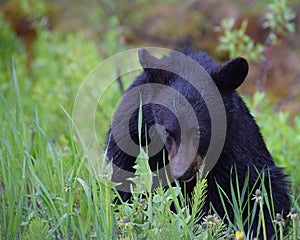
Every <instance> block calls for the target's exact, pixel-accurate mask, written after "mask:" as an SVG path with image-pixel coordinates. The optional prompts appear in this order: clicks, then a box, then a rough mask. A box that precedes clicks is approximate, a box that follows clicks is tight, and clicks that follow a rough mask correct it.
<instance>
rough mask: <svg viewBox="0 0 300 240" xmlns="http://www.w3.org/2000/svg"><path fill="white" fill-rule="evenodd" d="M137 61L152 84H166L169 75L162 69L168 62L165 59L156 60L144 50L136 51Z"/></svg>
mask: <svg viewBox="0 0 300 240" xmlns="http://www.w3.org/2000/svg"><path fill="white" fill-rule="evenodd" d="M138 55H139V61H140V64H141V66H142V67H143V69H144V71H145V73H146V74H147V75H148V76H149V78H150V81H151V82H153V83H161V84H167V82H168V81H169V80H170V78H171V73H170V72H168V71H165V70H163V69H165V68H166V65H167V64H168V61H167V60H166V59H164V58H163V59H158V58H156V57H154V56H152V55H151V54H150V53H149V52H148V51H147V50H146V49H143V48H142V49H139V50H138Z"/></svg>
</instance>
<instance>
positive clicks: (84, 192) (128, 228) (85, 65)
mask: <svg viewBox="0 0 300 240" xmlns="http://www.w3.org/2000/svg"><path fill="white" fill-rule="evenodd" d="M25 2H26V1H25ZM28 2H29V1H28ZM41 2H43V1H41ZM41 7H43V6H41ZM37 8H38V7H37ZM35 11H38V10H36V9H35ZM95 14H97V13H95ZM99 14H100V13H99ZM93 16H94V15H93ZM91 19H92V17H91ZM107 24H108V25H109V26H111V28H108V29H107V31H106V32H105V33H106V34H105V37H103V38H102V40H101V41H102V42H101V47H100V49H102V50H99V46H98V44H99V43H98V44H97V42H96V41H92V40H91V39H90V38H88V37H87V36H86V34H85V33H84V32H83V31H76V32H63V31H62V30H60V31H59V30H57V31H50V30H49V29H47V27H46V26H44V25H43V24H42V23H41V24H40V25H39V26H38V27H37V28H36V35H35V38H34V43H33V44H31V45H30V46H31V48H30V50H28V48H26V46H27V45H26V44H24V39H22V38H20V37H18V36H17V35H16V33H15V32H14V31H12V30H11V27H10V26H9V24H8V23H7V21H5V20H4V18H3V16H2V15H0V26H1V30H0V44H1V49H0V50H1V53H0V54H1V56H0V63H1V64H0V239H35V240H39V239H239V240H241V239H253V238H254V237H256V235H255V233H254V234H253V235H245V233H244V229H243V227H244V226H243V222H242V220H241V215H242V211H243V209H244V206H245V204H247V201H251V198H252V197H253V195H251V196H250V197H247V196H245V195H244V194H236V195H235V192H234V191H233V195H234V197H233V199H234V202H233V203H232V204H233V206H234V208H235V210H236V221H235V222H230V223H229V224H228V225H226V224H225V222H226V219H220V218H219V217H218V216H217V214H215V213H212V214H211V215H208V216H204V215H202V214H196V213H199V212H200V213H201V208H202V206H203V202H204V201H205V194H206V190H205V189H206V181H205V178H204V179H202V180H199V183H198V185H197V187H196V189H195V192H194V195H193V199H192V201H191V204H188V203H187V202H186V200H185V199H184V197H183V196H182V193H181V192H180V190H179V187H178V186H175V187H170V188H169V189H168V190H164V189H157V190H156V191H155V192H151V191H150V189H151V187H149V185H150V184H151V172H149V168H148V167H147V165H145V164H144V163H145V161H141V160H144V159H147V156H146V155H145V154H144V153H143V152H142V151H141V154H140V156H139V158H138V160H137V166H136V168H137V169H138V170H137V177H136V178H135V179H134V180H133V181H134V183H135V184H136V189H135V190H136V191H133V192H134V193H133V201H132V202H131V203H123V204H121V205H117V204H115V203H114V202H115V200H116V199H117V198H118V194H117V192H116V190H115V186H114V184H113V183H111V182H110V174H111V166H109V165H108V166H106V167H105V169H103V168H100V167H99V166H98V165H97V164H95V165H92V166H91V165H87V164H86V163H87V162H89V159H88V157H89V156H87V155H84V154H82V152H81V150H80V149H79V147H78V146H79V145H80V141H79V139H78V137H77V136H76V134H75V132H74V128H73V124H72V110H73V104H74V101H75V97H76V93H77V91H78V90H79V88H80V86H81V84H82V82H83V81H84V80H85V79H86V78H87V76H88V74H89V73H90V72H91V71H92V70H93V69H94V68H95V67H96V66H97V64H99V63H101V62H102V61H103V60H105V59H106V58H107V57H108V56H112V55H113V54H116V53H118V52H119V51H122V50H125V49H129V48H130V47H132V46H130V45H122V44H120V43H119V42H120V41H119V40H120V39H119V37H118V29H117V28H115V27H116V25H115V19H114V18H113V17H112V18H111V19H110V21H108V23H107ZM103 49H105V50H106V52H103ZM254 57H255V56H254ZM116 70H117V69H116ZM136 75H137V73H136V74H135V73H133V74H128V76H124V78H122V81H123V84H124V87H125V88H126V86H128V85H129V84H130V83H131V82H132V81H133V79H134V77H135V76H136ZM100 85H101V84H100ZM103 87H106V86H103ZM120 97H121V91H120V87H119V85H118V82H117V81H116V82H115V83H113V84H112V85H111V86H110V87H109V88H108V89H107V90H106V94H105V95H104V96H103V98H102V99H101V103H99V107H98V108H97V111H96V113H95V118H96V130H97V137H98V140H99V142H100V143H101V144H100V147H99V162H103V161H105V149H104V144H103V143H104V140H105V137H106V135H105V134H106V131H107V129H108V126H109V122H110V120H111V115H112V113H113V110H114V108H115V106H116V104H117V103H118V101H119V98H120ZM243 98H244V100H245V101H246V103H247V105H248V106H249V108H250V110H251V112H252V114H253V115H254V117H255V119H256V121H257V123H258V124H259V126H260V127H261V131H262V134H263V136H264V139H265V141H266V144H267V146H268V149H269V150H270V152H271V153H272V156H273V157H274V161H275V162H276V164H277V165H278V166H280V167H283V168H284V169H285V172H286V173H287V174H289V175H290V177H289V180H290V182H291V199H292V202H293V209H291V213H290V215H289V216H288V217H287V216H283V217H284V218H286V217H287V219H288V220H289V221H288V222H289V223H288V222H284V220H283V219H282V218H281V217H280V216H276V214H274V226H275V227H276V229H278V232H279V236H278V239H300V226H299V215H298V212H299V210H300V205H299V203H300V200H299V196H300V195H299V192H300V168H299V162H300V147H299V146H300V115H299V112H298V113H297V112H296V113H294V112H293V114H291V113H289V111H275V110H274V106H273V102H272V99H271V98H270V97H269V96H268V94H267V93H263V92H255V93H254V94H251V95H247V96H243ZM87 107H88V106H87ZM235 181H236V180H235V179H233V180H232V184H235ZM138 190H140V191H142V192H143V195H144V196H142V195H141V194H139V193H138V192H139V191H138ZM242 192H243V191H242V190H241V193H242ZM265 198H266V199H267V196H265V195H263V199H265ZM171 205H174V206H175V207H176V209H177V212H176V213H174V212H172V211H171V210H170V206H171ZM270 205H271V204H270ZM256 207H257V209H259V208H260V203H257V205H256ZM191 209H192V211H190V210H191ZM200 217H203V220H201V221H200V222H201V224H198V222H199V219H200ZM249 218H251V214H250V215H249ZM283 226H287V228H286V230H285V231H283ZM261 228H262V229H263V228H264V221H263V216H262V217H261Z"/></svg>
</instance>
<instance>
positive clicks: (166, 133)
mask: <svg viewBox="0 0 300 240" xmlns="http://www.w3.org/2000/svg"><path fill="white" fill-rule="evenodd" d="M163 133H164V135H165V136H166V137H168V136H169V135H170V134H169V132H168V130H166V129H164V131H163Z"/></svg>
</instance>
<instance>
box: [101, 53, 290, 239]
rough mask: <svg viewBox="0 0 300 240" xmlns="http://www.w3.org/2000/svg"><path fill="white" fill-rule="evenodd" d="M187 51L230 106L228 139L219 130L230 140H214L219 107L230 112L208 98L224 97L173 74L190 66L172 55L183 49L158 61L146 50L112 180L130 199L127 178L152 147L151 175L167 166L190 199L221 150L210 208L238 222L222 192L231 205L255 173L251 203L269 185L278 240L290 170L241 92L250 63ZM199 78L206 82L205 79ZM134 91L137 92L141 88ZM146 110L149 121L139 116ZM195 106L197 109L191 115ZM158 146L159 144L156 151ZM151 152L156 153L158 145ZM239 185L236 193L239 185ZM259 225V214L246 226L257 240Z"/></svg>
mask: <svg viewBox="0 0 300 240" xmlns="http://www.w3.org/2000/svg"><path fill="white" fill-rule="evenodd" d="M182 54H184V55H185V56H186V57H189V58H191V59H193V61H195V62H196V63H197V64H199V65H200V66H202V67H203V69H205V71H206V73H207V74H208V76H209V77H210V79H212V80H213V83H214V84H215V86H216V89H217V90H218V92H219V95H220V98H221V100H222V102H223V104H224V105H223V106H224V113H225V119H226V123H225V124H224V125H222V128H224V131H223V132H222V131H221V132H220V136H218V133H217V134H216V135H217V136H214V138H215V139H219V138H220V139H222V137H223V142H222V141H219V142H218V140H217V141H215V142H212V138H213V136H212V135H213V134H212V133H213V131H214V129H213V125H212V116H211V114H210V113H211V110H212V111H214V110H215V111H217V112H222V109H221V108H220V110H219V107H218V106H216V107H214V106H213V107H211V106H210V108H213V109H209V107H208V104H207V99H208V100H209V101H210V102H212V103H213V102H214V99H216V98H217V95H214V94H212V96H210V94H207V93H208V92H210V91H209V89H207V88H205V87H204V88H202V89H200V91H199V89H198V88H197V87H196V86H195V85H194V84H193V83H191V82H190V81H188V80H187V79H184V78H183V77H182V76H179V75H178V74H177V73H174V72H171V71H168V70H166V68H165V66H170V65H171V68H172V69H178V68H181V67H182V66H183V65H184V63H183V62H182V61H183V60H176V57H175V58H174V57H172V55H173V56H175V55H176V54H175V51H173V52H171V54H170V56H164V57H162V58H156V57H154V56H152V55H151V54H150V53H149V52H148V51H147V50H145V49H141V50H139V60H140V64H141V66H142V67H143V69H144V71H143V72H142V73H141V74H140V75H139V76H138V77H137V79H136V80H135V81H134V82H133V83H132V85H131V86H130V87H129V88H128V90H127V91H126V92H125V93H124V96H123V98H122V100H121V102H120V105H119V107H118V109H117V110H116V112H115V114H114V118H113V121H112V123H111V127H110V130H109V131H108V135H107V156H108V158H109V160H111V161H112V162H113V177H112V180H113V181H115V182H121V183H122V184H121V185H120V187H119V190H120V194H121V196H122V198H123V200H128V199H130V196H131V194H130V188H129V187H128V186H129V182H128V181H127V178H128V177H131V175H132V174H134V169H133V166H134V165H135V160H136V157H137V155H138V151H139V149H138V147H136V146H138V145H142V146H144V147H145V146H150V145H151V144H152V150H153V151H152V152H153V154H150V158H149V165H150V168H151V170H152V171H158V170H159V169H161V168H163V167H164V166H167V168H166V169H167V170H166V171H163V173H165V174H167V175H168V177H169V178H170V179H178V180H179V181H180V182H185V187H186V188H185V191H186V193H187V194H190V193H191V192H192V190H193V188H194V186H195V184H196V178H195V175H196V174H197V172H198V171H199V169H200V167H201V166H202V165H203V164H204V165H205V164H206V163H207V161H210V159H209V158H207V155H208V152H209V151H211V152H212V153H215V152H217V151H219V150H217V149H218V148H220V146H221V148H220V149H221V150H220V154H219V155H218V157H217V159H216V163H215V164H214V166H212V169H208V174H207V182H208V189H207V198H206V204H205V209H204V210H205V211H206V212H209V211H210V209H211V207H213V208H214V210H215V211H216V212H217V213H218V214H219V216H221V217H223V216H224V215H225V214H226V213H227V214H228V215H229V216H228V217H229V219H230V220H231V221H234V211H233V209H232V205H231V204H230V203H229V202H230V201H227V198H226V197H224V201H225V204H226V206H225V208H226V211H225V210H224V206H223V204H222V201H221V197H220V191H219V188H222V189H223V191H224V192H225V194H226V195H227V197H228V199H229V200H231V194H232V192H231V186H230V185H231V184H230V183H231V182H234V183H236V178H237V179H238V185H239V186H238V187H239V188H240V191H242V189H243V187H244V185H245V184H244V181H245V178H246V175H248V176H249V179H248V183H247V187H248V190H247V193H248V194H249V196H248V197H247V199H248V200H249V204H250V208H252V207H253V206H254V201H255V200H253V199H252V198H253V195H254V193H255V191H256V190H257V189H260V190H262V184H263V185H264V186H265V189H266V193H267V194H268V196H269V199H271V200H272V201H273V204H274V211H273V213H270V212H269V210H268V209H267V207H266V206H265V205H264V211H265V212H264V213H265V214H264V216H265V221H266V226H267V236H268V239H271V238H272V236H274V234H275V229H274V224H273V223H272V220H274V214H276V213H281V214H283V216H286V215H287V214H288V211H289V209H290V207H291V202H290V199H289V195H288V188H289V184H288V182H287V180H286V175H285V174H284V173H283V171H282V169H281V168H279V167H276V166H275V164H274V162H273V159H272V157H271V155H270V153H269V151H268V150H267V147H266V145H265V143H264V140H263V138H262V136H261V134H260V131H259V127H258V126H257V124H256V123H255V121H254V119H253V117H252V115H251V114H250V113H249V110H248V108H247V107H246V105H245V103H244V102H243V100H242V99H241V98H240V96H239V95H238V93H237V92H236V88H238V87H239V86H240V85H241V84H242V83H243V81H244V80H245V78H246V76H247V74H248V63H247V61H246V60H245V59H243V58H241V57H239V58H235V59H233V60H231V61H229V62H228V63H226V64H225V65H223V66H221V65H220V64H218V63H216V62H215V61H214V60H213V59H212V58H211V57H210V56H209V55H208V54H207V53H206V52H203V51H200V52H196V51H194V50H192V49H185V50H183V51H182ZM153 66H154V67H153ZM187 71H188V72H189V73H190V72H193V71H194V73H192V76H195V77H198V78H199V76H198V75H199V74H200V73H197V71H196V70H194V68H192V67H187V69H184V70H183V72H187ZM193 74H194V75H193ZM197 74H198V75H197ZM200 75H201V74H200ZM203 78H205V76H204V77H203ZM197 81H198V80H197ZM199 81H202V80H201V76H200V80H199ZM203 81H204V80H203ZM196 83H197V82H196ZM134 89H137V90H136V91H133V90H134ZM178 94H179V95H180V96H182V97H180V96H179V95H178ZM204 95H205V96H206V97H205V98H204ZM140 106H142V110H141V112H140V113H142V114H141V115H142V120H140V119H139V107H140ZM189 108H191V109H192V111H193V112H190V111H189ZM193 114H194V116H192V115H193ZM139 121H140V123H141V124H140V125H141V129H140V131H139V126H138V125H139ZM220 125H221V122H220ZM153 126H154V127H153ZM225 133H226V135H225ZM218 137H219V138H218ZM153 143H156V144H154V147H153ZM149 148H150V150H151V147H149ZM209 149H210V150H209ZM162 175H163V174H161V173H159V174H157V179H156V184H155V183H154V184H153V185H154V187H155V186H156V185H159V184H161V181H163V180H161V179H163V178H164V176H162ZM233 186H235V191H236V190H237V189H236V185H235V184H233ZM271 195H272V196H271ZM257 211H258V210H257ZM248 214H249V212H247V210H245V211H244V215H243V217H244V218H245V219H246V218H247V215H248ZM271 215H272V217H271ZM257 224H258V214H256V216H255V219H254V223H253V224H252V225H249V222H248V223H245V229H246V231H248V232H249V231H251V232H252V233H253V235H252V236H256V231H257ZM249 226H250V228H251V229H249ZM260 234H261V233H260Z"/></svg>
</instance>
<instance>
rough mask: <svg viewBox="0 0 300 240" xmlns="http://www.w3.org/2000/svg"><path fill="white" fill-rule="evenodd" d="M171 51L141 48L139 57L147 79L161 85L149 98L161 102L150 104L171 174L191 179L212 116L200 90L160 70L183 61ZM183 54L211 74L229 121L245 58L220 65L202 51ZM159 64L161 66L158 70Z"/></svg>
mask: <svg viewBox="0 0 300 240" xmlns="http://www.w3.org/2000/svg"><path fill="white" fill-rule="evenodd" d="M172 54H173V55H174V53H172V52H171V53H170V56H167V57H166V56H164V57H163V58H161V59H158V58H156V57H154V56H152V55H151V54H150V53H149V52H148V51H146V50H145V49H141V50H139V60H140V64H141V66H142V67H143V68H144V73H143V74H145V78H146V79H147V81H146V82H147V83H156V84H161V86H162V88H161V90H159V91H157V90H156V91H155V92H154V93H153V94H152V98H156V102H161V103H162V104H152V106H151V109H152V114H153V117H154V120H155V125H156V126H159V127H158V128H157V129H156V130H157V133H158V134H157V135H158V136H159V137H160V140H163V142H164V148H165V151H166V155H167V159H168V161H169V164H170V172H171V174H172V177H173V178H176V179H179V180H181V181H190V180H191V179H193V178H194V177H195V175H196V173H197V172H198V171H199V169H200V167H201V165H202V164H203V162H204V159H205V156H206V153H207V150H208V147H209V145H210V140H211V118H210V114H209V109H208V107H207V105H206V103H205V101H204V99H203V97H202V94H203V93H204V92H199V91H198V90H197V89H196V88H195V87H194V86H193V85H192V84H191V83H190V82H188V81H187V80H185V79H184V78H183V77H181V76H178V75H176V74H174V73H172V72H169V71H165V70H163V69H165V66H166V65H172V67H173V68H174V67H175V68H180V67H182V63H180V62H178V61H177V60H176V58H173V56H172ZM183 54H185V55H186V56H188V57H191V58H192V59H193V60H195V61H196V62H197V63H199V64H200V65H201V66H202V67H203V68H204V69H205V71H206V72H207V73H208V74H209V76H211V79H213V82H214V83H215V85H216V86H217V89H218V91H219V93H220V95H221V97H222V99H223V102H224V105H225V110H226V116H227V120H228V118H229V117H230V113H229V112H228V111H227V109H231V110H232V109H234V106H232V104H233V102H234V101H233V99H234V98H236V97H237V93H236V91H235V89H236V88H238V87H239V86H240V85H241V84H242V83H243V81H244V80H245V78H246V76H247V73H248V63H247V61H246V60H245V59H243V58H240V57H239V58H235V59H233V60H231V61H229V62H228V63H226V64H225V65H223V66H221V65H219V64H217V63H216V62H214V60H213V59H212V58H211V57H210V56H209V55H208V54H207V53H205V52H193V51H191V50H185V51H183ZM149 66H155V68H151V67H149ZM160 66H161V67H162V68H163V69H160ZM192 70H193V69H192ZM192 70H191V69H189V70H187V71H192ZM183 71H185V70H183ZM170 88H172V89H174V92H172V91H171V92H170ZM149 91H150V89H149ZM204 91H205V90H204ZM176 93H178V94H179V95H180V96H181V97H180V96H179V95H178V94H176ZM209 97H210V98H212V99H213V98H214V96H209ZM157 99H158V100H157ZM191 109H192V110H191ZM151 137H152V136H151V135H150V138H151ZM153 140H154V139H152V141H153Z"/></svg>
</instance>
